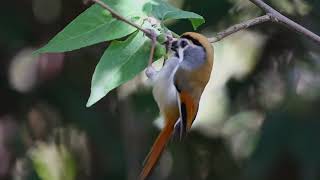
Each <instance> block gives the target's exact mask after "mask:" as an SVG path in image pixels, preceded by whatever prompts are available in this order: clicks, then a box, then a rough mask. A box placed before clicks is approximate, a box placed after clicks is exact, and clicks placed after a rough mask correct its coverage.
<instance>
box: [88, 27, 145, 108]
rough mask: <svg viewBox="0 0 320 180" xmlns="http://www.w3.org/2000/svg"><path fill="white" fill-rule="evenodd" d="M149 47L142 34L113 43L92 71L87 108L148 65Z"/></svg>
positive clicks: (135, 34)
mask: <svg viewBox="0 0 320 180" xmlns="http://www.w3.org/2000/svg"><path fill="white" fill-rule="evenodd" d="M150 45H151V44H150V40H149V39H148V38H147V37H145V36H144V35H143V33H142V32H138V33H134V34H132V35H131V36H130V37H129V38H128V39H127V40H126V41H113V42H112V43H111V45H110V46H109V48H108V49H107V50H106V51H105V53H104V54H103V56H102V58H101V59H100V62H99V63H98V65H97V66H96V69H95V71H94V74H93V77H92V83H91V94H90V97H89V100H88V102H87V107H89V106H91V105H93V104H94V103H96V102H97V101H99V100H100V99H101V98H103V97H104V96H105V95H106V94H107V93H108V92H109V91H111V90H112V89H114V88H116V87H118V86H119V85H121V84H123V83H125V82H127V81H128V80H130V79H132V78H133V77H135V76H136V75H137V74H138V73H139V72H141V71H142V70H143V69H144V68H145V67H146V66H147V64H148V58H149V53H150Z"/></svg>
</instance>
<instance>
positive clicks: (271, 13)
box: [209, 0, 320, 45]
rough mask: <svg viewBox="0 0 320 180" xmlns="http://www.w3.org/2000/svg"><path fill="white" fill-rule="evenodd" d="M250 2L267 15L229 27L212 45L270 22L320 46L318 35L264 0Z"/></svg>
mask: <svg viewBox="0 0 320 180" xmlns="http://www.w3.org/2000/svg"><path fill="white" fill-rule="evenodd" d="M249 1H251V2H252V3H253V4H255V5H256V6H257V7H259V8H260V9H262V10H263V11H264V12H265V13H266V14H265V15H264V16H260V17H257V18H254V19H251V20H248V21H245V22H243V23H239V24H236V25H233V26H231V27H229V28H228V29H226V30H224V31H222V32H219V33H218V34H217V35H216V37H213V38H209V41H210V42H211V43H214V42H217V41H220V40H222V39H223V38H225V37H227V36H229V35H231V34H233V33H235V32H238V31H240V30H242V29H246V28H249V27H251V26H254V25H257V24H261V23H264V22H268V21H270V22H274V23H278V24H281V25H285V26H286V27H288V28H289V29H291V30H294V31H296V32H298V33H300V34H302V35H304V36H306V37H308V38H309V39H311V40H313V41H314V42H315V43H317V44H318V45H320V37H319V36H318V35H317V34H315V33H313V32H312V31H310V30H308V29H307V28H305V27H303V26H301V25H299V24H298V23H296V22H294V21H292V20H291V19H289V18H287V17H286V16H284V15H282V14H281V13H279V12H278V11H276V10H275V9H273V8H272V7H271V6H269V5H268V4H266V3H265V2H263V0H249Z"/></svg>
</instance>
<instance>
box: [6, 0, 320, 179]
mask: <svg viewBox="0 0 320 180" xmlns="http://www.w3.org/2000/svg"><path fill="white" fill-rule="evenodd" d="M173 2H174V4H175V5H176V6H177V7H178V8H182V9H183V10H187V11H191V12H195V13H197V14H200V15H201V16H203V17H204V18H205V19H206V23H205V24H204V25H202V26H201V27H200V28H199V29H200V32H201V33H203V34H205V35H207V36H213V35H214V32H218V31H220V30H222V29H225V28H226V27H228V26H229V25H231V24H234V23H237V22H239V21H241V20H244V19H249V18H252V17H255V16H258V15H261V14H262V11H260V10H259V9H258V8H256V7H254V6H252V5H251V4H250V3H248V1H245V0H229V1H212V0H204V1H201V2H200V1H192V0H180V1H173ZM266 2H268V3H270V5H272V6H273V7H275V8H276V9H278V10H279V11H281V12H282V13H284V14H286V15H287V16H289V17H290V18H292V19H294V20H295V21H297V22H298V23H300V24H302V25H304V26H305V27H307V28H309V29H311V30H312V31H314V32H315V33H317V34H320V21H319V20H320V14H319V12H320V3H319V1H315V0H283V1H276V0H269V1H266ZM51 7H52V9H50V8H51ZM86 8H87V7H86V6H85V5H83V4H81V3H79V1H77V0H69V1H62V0H54V1H52V2H50V4H47V3H43V2H40V1H39V0H20V1H18V0H12V1H5V2H3V3H2V5H1V6H0V20H2V22H3V23H0V29H1V30H0V57H1V60H0V99H1V102H2V103H1V104H0V179H4V180H6V179H16V180H27V179H30V180H40V179H43V180H46V177H47V176H49V175H50V174H60V175H63V176H65V177H70V179H80V180H81V179H84V180H85V179H95V180H100V179H101V180H102V179H112V180H118V179H119V180H121V179H129V180H131V179H132V180H134V179H136V177H137V175H138V173H139V171H140V170H141V164H142V161H143V159H144V157H145V155H146V153H147V152H148V150H149V148H150V146H151V144H152V142H153V141H154V139H155V137H156V136H157V134H158V132H159V129H158V128H157V126H155V125H154V123H153V120H154V119H156V118H157V117H158V116H159V114H158V110H157V106H156V104H155V102H154V100H153V98H152V94H151V88H150V87H149V85H148V82H147V81H146V77H144V75H143V73H141V74H140V75H138V76H137V77H135V78H134V79H133V80H132V81H129V82H127V83H125V84H123V85H122V86H120V87H118V88H117V89H114V90H112V91H111V92H110V93H109V94H108V95H107V96H106V97H105V98H103V99H102V100H101V101H99V102H98V103H97V104H95V105H94V106H93V107H91V108H89V109H87V108H86V107H85V103H86V100H87V97H88V96H89V94H90V88H89V87H90V82H91V79H90V78H91V74H92V73H93V72H94V68H95V65H96V64H97V60H98V59H99V58H100V57H101V55H102V54H103V51H104V49H105V48H106V47H107V46H108V43H102V44H98V45H94V46H91V47H88V48H83V49H81V50H79V51H75V52H68V53H57V54H44V55H41V56H32V54H31V53H32V50H34V49H37V48H39V47H41V46H42V45H43V44H44V43H45V42H48V40H49V39H50V38H51V37H53V36H54V35H55V34H57V33H58V32H59V31H61V30H62V29H63V27H65V26H66V25H67V24H68V23H69V22H71V21H72V20H73V19H74V18H75V17H76V16H78V15H79V14H80V13H81V12H83V11H84V10H85V9H86ZM44 12H45V13H44ZM46 12H47V13H46ZM166 23H167V25H168V27H169V29H171V30H173V31H175V32H177V33H182V32H185V31H192V26H190V23H189V22H187V21H177V22H176V21H167V22H166ZM214 47H215V62H214V63H215V64H214V69H213V73H212V78H211V80H210V82H209V84H208V86H207V88H206V91H205V93H204V94H203V97H202V101H201V105H200V109H199V115H198V117H197V120H196V122H195V126H194V128H193V129H192V131H191V133H190V134H189V136H188V138H187V139H186V140H185V141H184V142H170V144H169V145H168V148H167V149H166V152H165V153H164V154H163V156H162V158H161V160H160V163H159V164H158V166H157V167H156V168H155V172H154V173H153V175H152V177H151V178H150V179H155V180H156V179H159V180H160V179H190V180H193V179H194V180H199V179H200V180H201V179H217V180H227V179H228V180H229V179H245V180H250V179H252V180H256V179H262V180H263V179H275V180H277V179H281V180H283V179H285V180H286V179H290V180H292V179H294V180H295V179H297V180H300V179H301V180H302V179H304V180H317V179H319V178H320V174H319V169H320V158H319V157H320V156H319V148H320V144H319V141H318V137H319V130H318V129H319V128H320V124H319V122H320V121H319V120H320V119H319V116H320V114H319V110H318V109H319V105H320V96H319V95H320V94H319V92H320V90H319V88H320V71H319V70H320V53H319V52H320V47H319V46H317V45H315V44H314V43H313V42H311V41H310V40H308V39H307V38H305V37H303V36H301V35H299V34H297V33H295V32H292V31H290V30H288V29H287V28H285V27H282V26H280V25H277V24H271V23H266V24H262V25H259V26H257V27H253V28H251V29H249V30H246V31H243V32H239V33H237V34H234V35H232V36H230V37H228V38H226V39H224V40H223V41H221V42H218V43H215V44H214ZM159 64H161V62H159ZM158 119H159V118H158ZM160 119H161V118H160ZM160 122H161V120H160ZM157 124H161V123H157ZM31 152H33V153H31ZM35 152H36V153H35ZM47 152H50V153H47ZM31 154H33V155H31ZM55 162H56V164H58V166H55ZM45 164H46V165H45ZM55 172H57V173H55ZM60 175H59V176H60ZM60 177H61V176H60ZM58 179H59V178H58ZM60 179H61V178H60ZM63 179H66V178H63Z"/></svg>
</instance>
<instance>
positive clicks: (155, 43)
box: [148, 31, 157, 66]
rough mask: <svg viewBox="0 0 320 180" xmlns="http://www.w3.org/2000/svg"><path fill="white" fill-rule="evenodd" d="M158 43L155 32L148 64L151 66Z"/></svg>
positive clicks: (152, 36)
mask: <svg viewBox="0 0 320 180" xmlns="http://www.w3.org/2000/svg"><path fill="white" fill-rule="evenodd" d="M151 32H152V33H154V32H153V31H151ZM156 45H157V37H156V35H155V34H153V35H151V50H150V56H149V63H148V66H151V65H152V63H153V55H154V51H155V49H156Z"/></svg>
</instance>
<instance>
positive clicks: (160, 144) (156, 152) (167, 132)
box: [140, 123, 174, 180]
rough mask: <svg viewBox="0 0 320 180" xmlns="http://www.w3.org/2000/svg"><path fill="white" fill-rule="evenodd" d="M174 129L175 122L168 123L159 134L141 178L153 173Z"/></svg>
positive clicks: (141, 179)
mask: <svg viewBox="0 0 320 180" xmlns="http://www.w3.org/2000/svg"><path fill="white" fill-rule="evenodd" d="M173 129H174V124H171V123H167V124H166V126H165V127H164V129H163V130H162V131H161V132H160V134H159V135H158V137H157V139H156V141H155V142H154V144H153V146H152V148H151V150H150V152H149V154H148V156H147V158H146V160H145V163H144V166H143V169H142V171H141V173H140V180H145V179H146V178H147V177H148V176H149V175H150V173H151V171H152V169H153V168H154V166H155V165H156V163H157V162H158V160H159V158H160V155H161V153H162V152H163V150H164V148H165V146H166V144H167V142H168V141H169V138H170V136H171V134H172V131H173Z"/></svg>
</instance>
